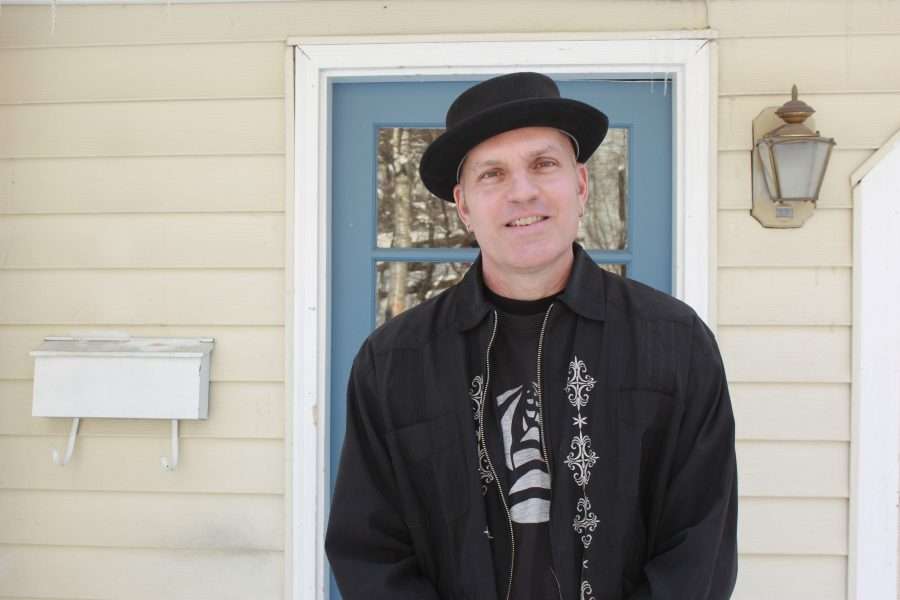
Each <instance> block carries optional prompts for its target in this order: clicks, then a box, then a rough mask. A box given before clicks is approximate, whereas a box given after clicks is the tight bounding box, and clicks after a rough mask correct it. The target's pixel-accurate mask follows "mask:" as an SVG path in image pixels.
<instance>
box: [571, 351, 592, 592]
mask: <svg viewBox="0 0 900 600" xmlns="http://www.w3.org/2000/svg"><path fill="white" fill-rule="evenodd" d="M595 383H596V380H595V379H594V378H593V377H591V376H590V374H588V372H587V366H586V365H585V364H584V361H581V360H578V357H577V356H575V357H573V359H572V362H570V363H569V378H568V380H567V381H566V392H567V394H568V398H569V404H571V405H572V406H573V407H575V415H576V416H574V417H572V426H573V427H576V428H577V429H578V432H577V433H576V434H575V435H574V436H573V437H572V442H571V443H570V444H569V447H570V448H571V449H572V451H571V452H569V454H568V455H567V456H566V460H565V463H566V466H568V467H569V470H570V471H572V477H573V478H574V480H575V485H577V486H578V487H580V488H581V498H579V499H578V504H577V505H576V506H575V513H576V514H575V519H574V520H573V521H572V527H573V528H574V529H575V532H576V533H577V534H578V535H580V536H581V545H582V546H583V547H584V549H585V550H587V548H588V547H589V546H590V545H591V540H592V539H593V536H592V535H591V533H592V532H593V531H594V530H595V529H597V524H598V521H597V515H595V514H594V512H593V511H592V510H591V501H590V499H589V498H588V495H587V485H588V482H589V481H590V480H591V467H593V466H594V464H596V462H597V453H596V452H594V450H593V449H592V448H591V436H589V435H586V434H585V433H584V431H583V427H584V426H586V425H587V422H588V419H587V416H585V415H582V414H581V409H582V408H585V407H586V406H587V405H588V402H589V401H590V399H591V398H590V391H591V390H592V389H594V384H595ZM585 585H587V590H588V592H587V593H588V594H590V593H591V590H590V587H591V586H590V584H589V583H588V582H587V581H582V584H581V592H582V598H585V595H584V594H585Z"/></svg>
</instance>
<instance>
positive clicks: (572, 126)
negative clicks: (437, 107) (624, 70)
mask: <svg viewBox="0 0 900 600" xmlns="http://www.w3.org/2000/svg"><path fill="white" fill-rule="evenodd" d="M522 127H553V128H555V129H562V130H563V131H566V132H567V133H570V134H571V135H573V136H574V137H575V139H577V140H578V146H579V153H578V157H577V160H578V162H580V163H583V162H586V161H587V160H588V159H589V158H590V157H591V155H592V154H593V153H594V150H596V149H597V146H599V145H600V143H601V142H602V141H603V138H604V137H606V132H607V129H608V128H609V119H608V118H607V117H606V115H605V114H603V113H602V112H601V111H599V110H597V109H596V108H594V107H593V106H591V105H590V104H585V103H584V102H579V101H578V100H571V99H569V98H526V99H522V100H516V101H513V102H507V103H505V104H502V105H499V106H495V107H493V108H491V109H489V110H485V111H482V112H480V113H478V114H477V115H474V116H472V117H469V118H468V119H466V120H465V121H461V122H460V123H458V124H457V125H456V126H455V127H453V128H452V129H448V130H447V131H445V132H444V133H443V134H441V135H440V137H438V138H437V139H436V140H435V141H433V142H432V143H431V145H430V146H428V148H427V149H426V150H425V153H424V154H423V155H422V162H421V163H420V164H419V174H420V175H421V176H422V183H424V184H425V187H426V188H428V190H429V191H430V192H431V193H432V194H434V195H435V196H437V197H438V198H441V199H442V200H446V201H447V202H453V188H454V186H455V185H456V170H457V168H458V167H459V163H460V161H461V160H462V159H463V157H465V155H466V154H467V153H468V152H469V151H470V150H471V149H472V148H474V147H475V146H477V145H478V144H480V143H481V142H483V141H485V140H487V139H488V138H491V137H493V136H495V135H498V134H500V133H504V132H506V131H510V130H512V129H519V128H522Z"/></svg>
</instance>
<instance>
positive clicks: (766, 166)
mask: <svg viewBox="0 0 900 600" xmlns="http://www.w3.org/2000/svg"><path fill="white" fill-rule="evenodd" d="M756 155H757V156H758V157H759V162H760V164H761V165H762V170H763V174H764V175H765V178H766V187H767V188H769V196H771V197H772V198H773V199H777V198H779V197H780V196H781V193H780V192H779V191H778V183H777V182H778V180H777V179H776V177H775V165H774V164H773V162H772V160H773V157H772V146H771V143H770V141H769V140H767V139H762V140H760V141H759V142H758V143H757V144H756Z"/></svg>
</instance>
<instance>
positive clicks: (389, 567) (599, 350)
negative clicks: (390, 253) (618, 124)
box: [326, 73, 737, 600]
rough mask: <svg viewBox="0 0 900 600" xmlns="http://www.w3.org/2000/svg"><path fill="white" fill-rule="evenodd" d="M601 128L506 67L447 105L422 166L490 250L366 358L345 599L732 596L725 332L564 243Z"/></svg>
mask: <svg viewBox="0 0 900 600" xmlns="http://www.w3.org/2000/svg"><path fill="white" fill-rule="evenodd" d="M607 123H608V121H607V118H606V116H605V115H604V114H603V113H602V112H600V111H598V110H596V109H595V108H593V107H590V106H588V105H586V104H582V103H580V102H577V101H574V100H569V99H564V98H560V97H559V91H558V89H557V87H556V85H555V84H554V83H553V81H552V80H550V79H549V78H547V77H545V76H543V75H539V74H536V73H514V74H511V75H505V76H501V77H496V78H493V79H490V80H488V81H485V82H482V83H480V84H478V85H476V86H474V87H472V88H470V89H469V90H467V91H466V92H464V93H463V94H462V95H461V96H460V97H459V98H457V100H456V101H455V102H454V103H453V105H452V106H451V107H450V109H449V111H448V113H447V130H446V131H445V133H444V134H442V135H441V137H439V138H438V139H437V140H436V141H435V142H434V143H433V144H432V145H431V146H429V148H428V149H427V151H426V153H425V155H424V156H423V159H422V162H421V166H420V173H421V175H422V180H423V182H424V183H425V185H426V186H427V187H428V188H429V189H430V190H431V191H432V192H433V193H434V194H435V195H437V196H438V197H440V198H442V199H443V200H446V201H448V202H455V203H456V207H457V210H458V212H459V216H460V218H461V219H462V221H463V222H464V223H465V225H466V226H467V227H468V228H469V229H470V230H471V231H472V232H474V235H475V237H476V239H477V240H478V244H479V247H480V249H481V254H480V257H479V260H478V261H477V262H476V263H475V264H474V265H473V267H472V268H471V269H470V270H469V272H468V273H467V274H466V276H465V278H464V279H463V281H462V282H461V283H460V284H459V285H457V286H454V287H453V288H451V289H450V290H448V291H446V292H445V293H443V294H441V295H440V296H438V297H436V298H434V299H432V300H429V301H427V302H425V303H423V304H421V305H419V306H418V307H416V308H413V309H410V310H409V311H407V312H405V313H403V314H401V315H399V316H397V317H395V318H394V319H393V320H391V321H389V322H388V323H387V324H386V325H385V326H383V327H382V328H380V329H379V330H377V331H376V332H375V333H373V334H372V335H371V336H370V337H369V339H367V340H366V342H365V343H364V344H363V346H362V348H361V350H360V352H359V354H358V355H357V357H356V360H355V361H354V365H353V369H352V372H351V376H350V384H349V389H348V396H347V413H348V416H347V436H346V439H345V442H344V448H343V452H342V455H341V464H340V468H339V471H338V479H337V485H336V488H335V492H334V499H333V503H332V508H331V515H330V520H329V524H328V532H327V536H326V550H327V553H328V557H329V560H330V562H331V565H332V568H333V570H334V574H335V577H336V578H337V581H338V585H339V586H340V589H341V593H342V595H343V597H344V598H345V599H346V600H354V599H357V598H359V599H362V598H365V599H376V598H391V599H407V598H408V599H413V598H415V599H428V600H431V599H438V598H444V599H459V598H469V599H472V600H474V599H488V598H490V599H494V598H497V599H511V598H512V599H515V600H526V599H527V600H537V599H542V600H543V599H546V598H553V599H556V598H563V599H566V600H569V599H571V600H576V599H577V600H586V599H597V600H601V599H604V600H606V599H609V600H612V599H627V600H639V599H643V600H649V599H661V598H666V599H678V600H691V599H698V600H700V599H710V600H720V599H724V598H728V597H729V596H730V594H731V591H732V589H733V586H734V581H735V576H736V571H737V552H736V539H735V538H736V515H737V479H736V467H735V454H734V420H733V416H732V410H731V404H730V400H729V397H728V389H727V385H726V381H725V374H724V370H723V367H722V361H721V358H720V356H719V351H718V348H717V346H716V343H715V341H714V339H713V336H712V334H711V333H710V331H709V330H708V329H707V328H706V327H705V326H704V324H703V323H702V321H701V320H700V319H699V318H698V317H697V316H696V314H695V313H694V312H693V311H692V310H691V309H690V308H689V307H688V306H686V305H685V304H683V303H681V302H679V301H677V300H675V299H673V298H671V297H669V296H667V295H665V294H662V293H660V292H657V291H655V290H653V289H651V288H649V287H646V286H644V285H641V284H639V283H636V282H632V281H629V280H625V279H622V278H620V277H617V276H615V275H612V274H609V273H607V272H605V271H603V270H601V269H600V268H598V267H597V266H596V265H595V264H594V263H593V262H592V261H591V260H590V258H589V257H588V256H587V255H586V254H585V252H584V251H583V250H582V249H581V248H580V247H579V246H578V245H577V244H575V243H574V240H575V237H576V234H577V230H578V221H579V219H580V217H581V215H582V214H583V212H584V207H585V203H586V202H587V200H588V175H587V171H586V168H585V166H584V163H585V161H587V159H588V158H589V157H590V155H591V154H592V153H593V152H594V150H595V149H596V148H597V146H598V145H599V144H600V142H601V141H602V140H603V137H604V136H605V134H606V130H607Z"/></svg>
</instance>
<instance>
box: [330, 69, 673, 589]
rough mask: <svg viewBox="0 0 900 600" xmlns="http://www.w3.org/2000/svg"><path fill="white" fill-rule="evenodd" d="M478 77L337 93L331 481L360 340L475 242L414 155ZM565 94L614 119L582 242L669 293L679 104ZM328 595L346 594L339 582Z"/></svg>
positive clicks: (613, 89) (420, 295)
mask: <svg viewBox="0 0 900 600" xmlns="http://www.w3.org/2000/svg"><path fill="white" fill-rule="evenodd" d="M473 83H475V81H474V80H472V81H452V82H422V81H408V82H385V83H372V82H358V83H356V82H354V83H337V84H335V85H334V87H333V89H332V132H331V133H332V148H333V156H332V165H334V166H333V168H332V174H331V189H332V215H331V223H332V225H331V227H332V230H331V240H332V242H331V249H330V252H331V274H332V275H331V290H330V291H331V298H332V306H331V324H332V325H331V356H330V359H331V362H330V365H331V368H330V376H331V386H330V389H331V390H332V393H331V398H330V402H331V404H330V408H331V423H330V430H329V435H330V444H331V458H330V460H331V486H332V489H333V486H334V479H335V476H336V473H337V465H338V460H339V458H340V449H341V445H342V443H343V439H344V428H345V419H346V404H345V397H344V395H345V391H346V385H347V377H348V374H349V371H350V365H351V363H352V361H353V357H354V355H355V353H356V351H357V350H358V349H359V346H360V344H361V343H362V341H363V340H364V339H365V337H366V336H367V335H368V334H369V332H371V331H372V329H374V328H375V327H376V326H377V325H379V324H380V323H382V322H383V321H384V320H386V319H389V318H390V317H391V316H393V315H395V314H397V313H398V312H400V311H402V310H404V309H405V308H409V307H410V306H412V305H414V304H416V303H418V302H420V301H421V300H424V299H426V298H428V297H431V296H433V295H435V294H437V293H440V292H441V291H442V290H443V289H445V288H446V287H448V286H450V285H452V284H453V283H454V282H455V281H458V280H459V278H461V277H462V274H463V273H464V272H465V269H466V268H467V267H468V265H469V264H471V262H472V261H474V260H475V258H476V256H477V248H476V247H475V245H474V239H472V238H471V236H470V235H468V234H467V232H466V231H465V229H464V228H463V227H462V226H461V224H460V223H459V222H458V219H457V217H456V210H455V207H454V206H453V205H452V204H448V203H446V202H443V201H441V200H438V199H436V198H434V197H433V196H430V195H429V194H428V192H427V191H426V190H425V189H424V187H423V186H422V184H421V181H419V179H418V174H417V170H418V159H419V157H420V156H421V153H422V151H423V150H424V147H425V146H426V145H427V144H428V142H429V141H430V140H431V139H433V138H434V137H435V136H437V135H438V134H439V133H440V128H441V127H443V119H444V114H445V113H446V110H447V107H448V106H449V105H450V103H451V102H452V100H453V99H454V98H455V97H456V96H457V95H458V94H459V93H460V92H462V91H463V90H465V89H466V88H468V87H470V86H471V85H472V84H473ZM559 84H560V92H561V93H562V95H563V96H565V97H570V98H576V99H578V100H581V101H583V102H587V103H589V104H593V105H594V106H596V107H598V108H600V109H601V110H602V111H603V112H605V113H606V114H607V116H608V117H609V120H610V130H609V134H608V135H607V138H606V140H604V142H603V144H602V145H601V146H600V148H599V149H598V151H597V152H596V153H595V155H594V157H593V158H592V159H591V161H590V162H589V163H588V167H589V172H590V174H591V181H590V183H591V199H590V201H589V202H588V209H587V211H586V213H585V216H584V218H583V220H582V221H583V224H582V231H580V232H579V242H580V243H581V244H582V245H583V246H584V247H585V248H586V249H588V251H589V253H590V255H591V257H592V258H594V260H595V261H596V262H597V263H598V264H601V265H602V266H603V267H604V268H607V269H610V270H612V271H615V272H618V273H620V274H622V275H625V276H626V277H631V278H633V279H636V280H639V281H642V282H644V283H647V284H649V285H652V286H654V287H656V288H657V289H660V290H663V291H665V292H671V286H672V266H673V265H672V213H673V206H674V203H673V196H672V103H671V97H672V96H671V93H670V90H668V89H667V88H666V87H664V85H663V84H662V82H660V81H656V82H651V81H647V80H641V81H637V80H617V81H611V80H592V81H587V80H579V81H560V82H559ZM331 594H332V596H331V597H332V598H339V596H338V593H337V588H336V587H335V585H334V582H333V580H332V589H331Z"/></svg>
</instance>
